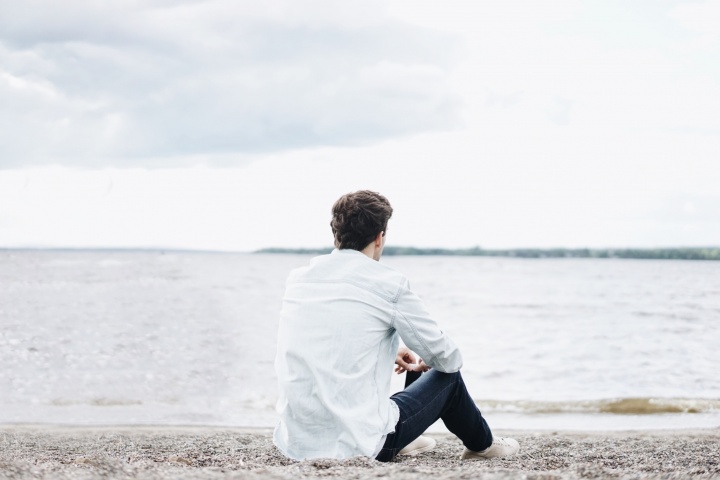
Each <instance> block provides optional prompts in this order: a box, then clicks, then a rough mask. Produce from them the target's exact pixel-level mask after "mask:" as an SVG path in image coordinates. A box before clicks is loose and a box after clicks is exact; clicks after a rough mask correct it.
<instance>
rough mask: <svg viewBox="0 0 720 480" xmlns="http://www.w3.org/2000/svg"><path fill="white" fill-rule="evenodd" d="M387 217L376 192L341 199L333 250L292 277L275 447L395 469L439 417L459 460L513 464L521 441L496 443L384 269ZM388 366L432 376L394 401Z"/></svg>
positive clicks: (456, 370) (406, 290) (400, 286)
mask: <svg viewBox="0 0 720 480" xmlns="http://www.w3.org/2000/svg"><path fill="white" fill-rule="evenodd" d="M392 211H393V210H392V207H391V206H390V203H389V202H388V200H387V199H386V198H385V197H383V196H382V195H380V194H378V193H374V192H371V191H367V190H363V191H358V192H355V193H350V194H347V195H344V196H342V197H341V198H340V199H338V200H337V202H335V204H334V205H333V208H332V221H331V223H330V225H331V227H332V232H333V235H334V236H335V247H336V249H335V250H333V252H332V253H331V254H329V255H323V256H319V257H316V258H314V259H313V260H312V261H311V262H310V265H308V266H307V267H303V268H299V269H297V270H294V271H293V272H291V273H290V276H289V277H288V280H287V285H286V291H285V297H284V298H283V305H282V309H281V314H280V327H279V331H278V350H277V357H276V359H275V369H276V372H277V375H278V382H279V386H280V396H279V400H278V404H277V409H278V413H279V414H280V423H279V425H278V426H277V428H276V429H275V434H274V442H275V445H276V446H277V447H278V448H279V449H280V451H281V452H283V453H284V454H285V455H286V456H288V457H290V458H293V459H296V460H303V459H307V458H318V457H330V458H348V457H352V456H356V455H365V456H369V457H371V458H376V459H377V460H380V461H390V460H392V459H393V458H394V457H395V456H396V455H398V454H411V455H412V454H416V453H418V452H422V451H428V450H430V449H432V447H433V446H434V445H435V442H434V440H432V439H428V438H426V437H422V436H421V434H422V433H423V432H424V431H425V430H426V429H427V428H428V427H429V426H430V425H432V424H433V423H434V422H435V421H436V420H437V419H438V418H441V419H442V420H443V422H444V423H445V425H446V426H447V428H448V430H450V431H451V432H452V433H454V434H455V435H457V436H458V438H460V440H462V442H463V444H464V445H465V447H466V448H465V451H464V452H463V454H462V455H461V458H463V459H467V460H470V459H482V458H491V457H504V456H508V455H512V454H514V453H516V452H517V451H518V448H519V446H518V443H517V442H516V441H515V440H513V439H502V438H496V439H493V436H492V433H491V432H490V428H489V427H488V425H487V423H486V422H485V420H484V419H483V417H482V415H481V414H480V411H479V410H478V409H477V407H476V405H475V403H474V402H473V400H472V398H471V397H470V395H469V394H468V392H467V390H466V388H465V384H464V383H463V380H462V377H461V375H460V367H461V366H462V357H461V355H460V351H459V350H458V348H457V346H456V345H455V344H454V343H453V342H452V340H450V338H448V336H447V335H445V334H444V333H443V331H442V330H440V328H439V327H438V325H437V323H436V322H435V321H434V320H433V319H432V317H430V315H429V313H428V312H427V310H426V309H425V306H424V305H423V303H422V301H421V300H420V299H419V298H418V297H417V296H416V295H415V294H414V293H413V292H412V291H411V290H410V287H409V285H408V281H407V279H406V278H405V277H404V276H403V275H402V274H400V273H398V272H396V271H395V270H393V269H391V268H389V267H387V266H385V265H383V264H381V263H379V262H378V260H380V256H381V255H382V251H383V247H384V246H385V233H386V232H387V224H388V220H389V219H390V217H391V215H392ZM400 339H402V341H403V342H404V343H405V345H407V347H409V349H408V348H406V347H400V346H399V340H400ZM413 352H417V354H419V356H420V358H418V357H417V356H416V354H415V353H413ZM393 363H394V364H396V367H395V370H396V372H398V373H402V372H405V371H408V372H416V371H425V372H426V373H423V374H422V375H421V376H420V378H419V379H417V380H416V381H415V382H413V383H411V384H410V385H409V386H407V387H406V388H405V390H403V391H401V392H398V393H396V394H395V395H393V396H392V397H388V395H389V393H390V380H391V376H392V367H393Z"/></svg>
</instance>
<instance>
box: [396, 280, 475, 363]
mask: <svg viewBox="0 0 720 480" xmlns="http://www.w3.org/2000/svg"><path fill="white" fill-rule="evenodd" d="M396 309H397V311H396V315H395V321H394V324H393V326H394V327H395V330H397V332H398V334H400V338H402V340H403V342H404V343H405V345H407V346H408V347H409V348H410V349H411V350H412V351H414V352H416V353H417V354H418V355H419V356H420V358H422V359H423V361H424V362H425V363H426V364H427V365H429V366H430V367H432V368H436V369H438V370H440V371H441V372H446V373H450V372H457V371H458V370H460V367H462V355H461V354H460V350H459V349H458V347H457V345H455V342H453V341H452V340H451V339H450V337H448V336H447V335H446V334H445V333H444V332H443V331H442V330H441V329H440V327H439V326H438V324H437V322H436V321H435V320H433V319H432V317H430V313H429V312H428V311H427V308H425V304H424V303H423V302H422V300H420V298H419V297H418V296H417V295H415V293H413V292H412V291H411V290H410V288H409V286H408V285H407V284H406V285H405V287H404V288H403V289H402V291H401V293H400V295H399V297H398V301H397V303H396ZM396 363H397V362H396Z"/></svg>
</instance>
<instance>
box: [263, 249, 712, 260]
mask: <svg viewBox="0 0 720 480" xmlns="http://www.w3.org/2000/svg"><path fill="white" fill-rule="evenodd" d="M331 251H332V248H263V249H262V250H258V251H256V252H255V253H294V254H306V255H322V254H325V253H330V252H331ZM383 255H455V256H475V257H516V258H640V259H661V260H720V248H600V249H596V248H514V249H503V250H487V249H484V248H480V247H473V248H459V249H450V248H417V247H393V246H387V247H385V249H384V250H383Z"/></svg>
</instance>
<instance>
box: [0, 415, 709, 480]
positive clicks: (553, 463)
mask: <svg viewBox="0 0 720 480" xmlns="http://www.w3.org/2000/svg"><path fill="white" fill-rule="evenodd" d="M496 435H502V436H512V437H514V438H516V439H517V440H519V441H520V445H521V451H520V454H519V455H517V456H515V457H511V458H508V459H493V460H486V461H474V462H463V461H461V460H459V455H460V453H461V452H462V449H463V447H462V445H461V443H460V442H459V440H457V438H455V437H454V436H452V435H446V434H433V435H431V436H433V437H434V438H435V439H436V440H437V443H438V444H437V447H436V448H435V450H434V451H432V452H429V453H426V454H423V455H420V456H417V457H401V458H399V459H398V460H397V461H395V462H391V463H387V464H383V463H380V462H377V461H374V460H371V459H368V458H365V457H357V458H353V459H350V460H345V461H337V460H328V459H321V460H309V461H304V462H295V461H292V460H288V459H286V458H285V457H283V456H282V454H280V453H279V452H278V451H277V450H276V449H275V447H274V446H273V444H272V441H271V432H270V431H269V430H264V429H256V430H251V429H242V428H216V427H57V426H42V425H24V426H7V425H5V426H0V478H2V479H6V478H8V479H10V478H12V479H16V478H60V479H64V478H67V479H70V478H72V479H85V478H157V479H165V478H167V479H170V478H173V479H175V478H182V479H190V478H193V479H194V478H208V479H216V478H217V479H223V478H274V479H299V478H318V477H323V478H350V479H368V478H381V477H382V478H392V479H413V480H415V479H418V480H419V479H425V478H429V477H432V478H433V479H440V480H441V479H450V478H486V479H521V478H522V479H570V478H620V479H645V478H658V479H660V478H662V479H676V478H677V479H680V478H688V477H691V476H692V477H694V478H719V479H720V429H706V430H668V431H639V432H638V431H632V432H548V431H541V432H532V431H514V432H513V431H499V432H496Z"/></svg>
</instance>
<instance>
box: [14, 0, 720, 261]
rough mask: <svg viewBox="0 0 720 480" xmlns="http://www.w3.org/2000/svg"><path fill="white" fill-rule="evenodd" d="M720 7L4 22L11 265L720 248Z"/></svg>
mask: <svg viewBox="0 0 720 480" xmlns="http://www.w3.org/2000/svg"><path fill="white" fill-rule="evenodd" d="M719 59H720V0H708V1H677V0H617V1H613V0H525V1H516V0H504V1H489V0H488V1H480V0H473V1H465V2H460V1H453V0H445V1H442V2H439V1H424V0H410V1H388V2H384V1H368V0H363V1H342V2H339V1H337V0H327V1H311V2H308V1H300V0H288V1H274V0H270V1H265V0H264V1H261V2H258V1H252V2H250V1H247V2H246V1H237V0H218V1H182V0H142V1H141V0H135V1H131V0H127V1H117V2H91V1H78V0H63V1H62V2H58V1H54V0H24V1H22V2H17V1H12V0H0V246H74V247H83V246H108V247H177V248H200V249H222V250H240V251H248V250H253V249H257V248H262V247H269V246H284V247H316V246H328V245H330V244H331V243H332V238H331V233H330V229H329V226H328V223H329V211H330V207H331V205H332V203H333V201H334V200H335V199H336V198H337V197H338V196H339V195H341V194H343V193H346V192H349V191H354V190H358V189H365V188H367V189H372V190H376V191H379V192H381V193H383V194H385V195H386V196H387V197H388V198H389V199H390V201H391V203H392V204H393V206H394V208H395V215H394V217H393V220H392V222H391V224H390V228H389V232H388V242H389V244H395V245H416V246H441V247H468V246H474V245H480V246H483V247H488V248H492V247H579V246H587V247H624V246H626V247H654V246H704V245H715V246H720V187H719V185H720V60H719Z"/></svg>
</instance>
